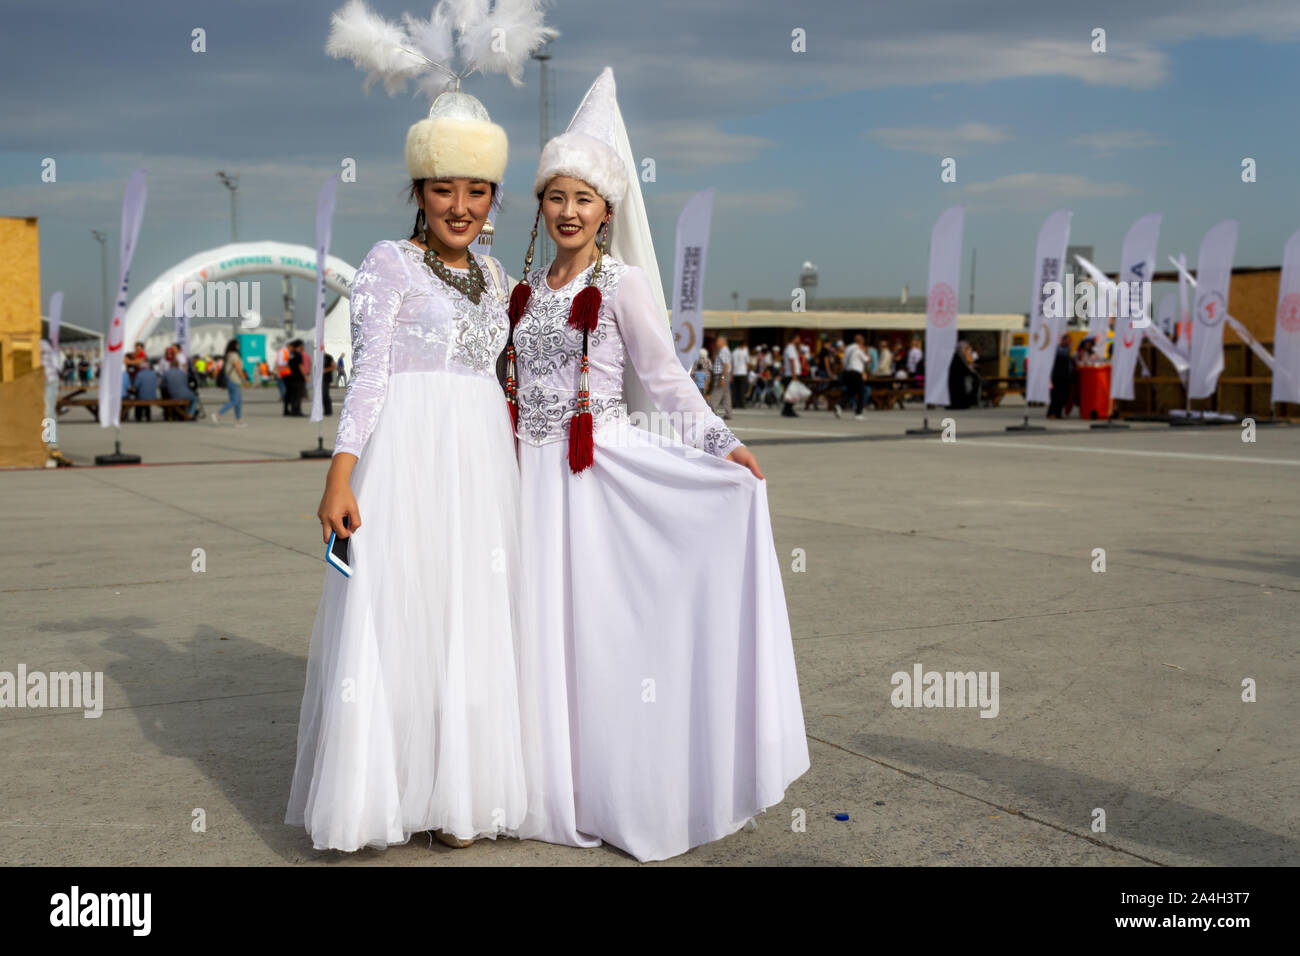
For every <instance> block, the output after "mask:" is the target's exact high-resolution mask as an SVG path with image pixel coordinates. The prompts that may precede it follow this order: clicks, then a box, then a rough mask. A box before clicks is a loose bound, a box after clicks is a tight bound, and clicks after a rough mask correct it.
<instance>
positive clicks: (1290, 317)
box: [1270, 232, 1300, 402]
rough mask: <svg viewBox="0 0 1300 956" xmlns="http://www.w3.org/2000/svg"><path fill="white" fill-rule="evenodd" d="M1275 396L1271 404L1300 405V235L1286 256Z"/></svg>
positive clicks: (1275, 357)
mask: <svg viewBox="0 0 1300 956" xmlns="http://www.w3.org/2000/svg"><path fill="white" fill-rule="evenodd" d="M1273 363H1274V365H1275V368H1274V369H1273V394H1272V397H1271V399H1270V401H1274V402H1300V232H1295V233H1292V234H1291V238H1290V239H1288V240H1287V241H1286V249H1285V250H1284V251H1283V253H1282V280H1281V281H1280V282H1279V283H1278V287H1277V322H1276V325H1275V326H1274V330H1273Z"/></svg>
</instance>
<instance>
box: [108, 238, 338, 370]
mask: <svg viewBox="0 0 1300 956" xmlns="http://www.w3.org/2000/svg"><path fill="white" fill-rule="evenodd" d="M356 271H357V270H356V267H355V266H352V265H349V264H348V263H346V262H344V261H343V260H342V259H339V258H338V257H336V256H327V257H326V259H325V288H326V289H328V290H329V291H331V292H334V293H337V294H338V295H341V296H343V299H342V300H341V301H340V302H339V303H338V304H337V305H336V306H335V307H334V309H333V310H332V311H331V312H330V313H329V314H328V315H326V316H325V351H327V352H330V354H332V355H338V354H339V352H340V350H342V351H343V352H350V351H351V333H350V330H349V317H350V314H351V313H350V311H349V305H350V300H349V298H348V296H349V292H350V290H351V287H352V277H353V276H354V275H355V274H356ZM258 273H275V274H277V275H288V276H295V277H297V278H300V279H308V280H310V281H311V282H312V283H315V281H316V250H315V249H314V248H312V247H311V246H300V245H295V244H293V243H288V242H273V241H271V240H269V239H265V240H261V241H258V242H232V243H229V244H227V245H224V246H218V247H217V248H216V249H209V250H207V251H206V252H199V253H196V254H195V255H192V256H190V257H189V258H188V259H186V260H185V261H184V262H180V263H177V264H176V265H174V266H172V267H171V268H170V269H168V270H167V271H166V272H164V273H163V274H162V275H160V276H158V278H156V279H154V280H153V282H150V283H149V284H147V285H145V286H142V287H141V288H140V291H139V292H138V293H137V294H136V297H135V298H134V299H133V300H132V301H131V304H130V305H128V306H127V308H126V317H125V322H124V323H123V324H124V325H125V331H124V336H123V337H124V340H125V342H126V344H127V347H128V348H132V347H134V345H135V343H136V342H143V341H144V340H145V339H146V338H148V336H149V335H150V333H152V332H153V331H154V329H155V328H156V327H157V326H158V324H159V323H160V322H163V321H172V316H173V315H174V312H173V308H174V305H173V302H174V296H175V295H176V292H177V290H179V291H180V292H181V294H182V295H183V294H184V290H185V289H186V283H190V282H202V283H210V282H212V283H215V282H231V281H234V280H236V279H238V278H239V277H240V276H245V275H255V274H258ZM190 288H193V287H190ZM276 294H277V295H278V290H277V293H276ZM206 301H210V300H209V299H207V297H205V302H206ZM236 301H237V300H236ZM308 301H309V302H310V306H309V307H308V308H307V310H306V311H305V314H306V315H309V316H312V321H310V322H308V323H307V324H306V327H305V332H306V334H305V335H304V336H303V338H305V339H311V338H314V336H313V335H312V334H311V328H312V326H313V325H314V324H315V322H314V318H315V317H314V315H313V313H312V307H314V306H315V304H316V303H315V296H314V295H312V296H310V297H309V299H308ZM263 310H264V311H266V310H268V306H267V304H266V303H265V302H263ZM297 314H298V316H303V315H304V310H302V309H299V310H298V313H297ZM233 318H234V316H232V315H230V314H225V315H221V316H212V315H207V314H202V315H195V316H191V318H190V324H191V325H192V326H193V325H199V324H207V323H210V322H213V321H219V320H222V319H225V320H228V321H229V320H233ZM277 328H278V324H277V323H275V322H271V323H269V324H268V323H265V322H264V323H263V325H262V326H261V327H260V328H250V329H247V331H249V332H255V331H267V332H274V331H276V329H277ZM299 328H303V326H299Z"/></svg>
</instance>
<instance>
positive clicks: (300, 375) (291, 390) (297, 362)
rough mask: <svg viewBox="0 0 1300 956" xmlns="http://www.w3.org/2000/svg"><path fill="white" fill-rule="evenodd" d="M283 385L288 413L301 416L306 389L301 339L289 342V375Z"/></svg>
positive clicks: (305, 368)
mask: <svg viewBox="0 0 1300 956" xmlns="http://www.w3.org/2000/svg"><path fill="white" fill-rule="evenodd" d="M284 387H285V394H286V396H287V397H286V398H285V404H286V405H287V406H288V407H289V414H290V415H292V416H294V417H295V418H301V417H302V397H303V395H304V393H305V392H306V389H307V357H306V356H305V355H303V352H302V339H294V340H293V341H292V342H290V343H289V375H288V378H287V379H286V381H285V386H284Z"/></svg>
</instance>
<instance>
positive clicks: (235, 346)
mask: <svg viewBox="0 0 1300 956" xmlns="http://www.w3.org/2000/svg"><path fill="white" fill-rule="evenodd" d="M238 351H239V339H231V340H230V341H229V342H227V343H226V348H225V351H223V352H222V353H221V355H222V357H223V358H224V357H225V355H226V352H238Z"/></svg>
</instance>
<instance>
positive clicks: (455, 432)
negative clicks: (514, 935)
mask: <svg viewBox="0 0 1300 956" xmlns="http://www.w3.org/2000/svg"><path fill="white" fill-rule="evenodd" d="M352 488H353V491H354V493H355V494H356V498H357V508H358V510H359V511H360V515H361V527H360V528H359V529H358V530H357V532H356V533H355V534H354V535H353V537H352V541H351V545H350V549H351V554H350V556H349V557H350V561H351V565H352V569H353V573H352V576H351V577H350V578H345V577H344V576H343V575H342V574H340V573H339V572H338V571H336V570H335V569H333V568H331V567H329V566H327V565H322V566H323V567H324V569H325V570H324V584H323V586H322V588H321V597H320V604H319V607H318V609H317V612H316V620H315V623H314V624H313V626H312V633H311V647H310V650H309V651H308V660H307V683H306V690H305V692H304V694H303V700H302V714H301V718H300V721H299V725H298V759H297V766H296V768H295V770H294V776H293V785H292V791H291V793H290V797H289V808H288V813H287V814H286V816H285V822H286V823H292V824H302V825H304V826H305V827H306V829H307V832H308V833H309V834H310V835H311V838H312V842H313V844H314V846H315V847H316V848H317V849H326V848H334V849H340V850H355V849H359V848H360V847H363V846H372V847H384V846H389V845H393V844H400V843H405V842H407V841H408V840H409V839H410V836H411V834H412V833H415V832H419V831H423V830H432V829H441V830H444V831H446V832H449V833H452V834H454V835H455V836H457V837H460V838H461V839H470V838H473V837H476V836H486V837H493V838H494V837H495V836H497V835H498V834H502V833H505V832H506V831H510V830H513V829H515V828H516V827H518V825H519V824H520V822H521V821H522V820H523V816H524V810H525V806H526V799H527V791H526V786H525V778H524V765H523V757H522V752H521V742H520V726H519V709H518V689H517V685H516V654H517V642H516V639H515V635H516V633H517V612H516V611H515V609H514V605H513V604H512V598H513V596H514V592H515V591H516V590H517V587H518V581H519V571H518V525H517V516H518V511H517V508H518V494H519V476H518V463H517V459H516V456H515V450H514V439H513V436H512V435H511V432H510V416H509V413H508V412H507V410H506V404H505V399H504V397H503V395H502V392H501V388H500V386H499V385H498V384H497V383H496V381H495V380H493V379H487V378H476V377H472V376H464V375H453V374H450V373H446V372H407V373H399V374H395V375H393V376H392V377H391V379H390V380H389V386H388V393H387V397H386V399H385V402H384V407H383V409H382V411H381V413H380V416H379V420H378V422H377V424H376V426H375V429H374V431H373V433H372V434H371V436H370V439H369V442H368V443H367V445H366V447H365V449H364V450H363V452H362V454H361V457H360V459H359V460H358V462H357V465H356V468H355V469H354V471H353V473H352ZM321 553H322V556H323V554H324V548H323V547H322V549H321Z"/></svg>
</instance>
